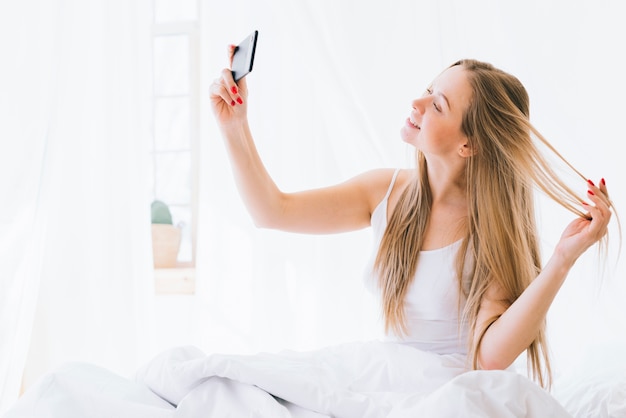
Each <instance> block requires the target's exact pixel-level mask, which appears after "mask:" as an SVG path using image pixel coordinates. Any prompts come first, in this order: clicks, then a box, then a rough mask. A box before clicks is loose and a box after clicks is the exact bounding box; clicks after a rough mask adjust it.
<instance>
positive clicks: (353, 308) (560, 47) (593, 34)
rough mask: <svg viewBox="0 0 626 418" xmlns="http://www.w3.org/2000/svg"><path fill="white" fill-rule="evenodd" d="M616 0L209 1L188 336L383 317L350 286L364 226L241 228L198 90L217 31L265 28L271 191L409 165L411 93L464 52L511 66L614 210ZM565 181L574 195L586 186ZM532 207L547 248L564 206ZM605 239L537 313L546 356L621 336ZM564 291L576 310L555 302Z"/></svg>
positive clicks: (294, 330) (620, 270)
mask: <svg viewBox="0 0 626 418" xmlns="http://www.w3.org/2000/svg"><path fill="white" fill-rule="evenodd" d="M616 7H617V6H616V5H615V4H613V3H611V2H603V3H601V4H597V5H590V4H587V3H584V2H578V1H577V2H567V3H565V2H561V3H559V2H548V3H545V2H530V3H529V2H526V3H523V4H522V3H520V4H516V5H508V6H506V5H504V4H502V3H500V2H494V1H472V2H462V1H454V0H447V1H440V2H432V1H417V2H416V1H408V0H407V1H395V2H392V3H383V2H374V1H366V2H363V1H359V2H357V1H345V2H319V1H312V0H311V1H301V2H297V3H294V2H289V1H281V0H274V1H266V2H262V3H259V2H252V1H250V2H237V3H236V4H233V5H231V4H229V5H228V6H220V5H218V4H210V5H206V6H204V7H203V28H204V39H203V41H204V44H205V45H206V48H205V52H206V55H205V57H204V61H203V69H202V74H203V76H204V77H205V82H206V85H205V88H204V90H203V95H204V96H203V98H204V100H203V104H204V110H203V112H202V113H203V115H204V116H205V120H203V134H202V148H203V153H202V161H203V163H202V176H201V181H202V182H203V186H202V187H201V197H200V199H201V216H202V219H201V228H200V231H199V265H198V286H199V289H198V295H197V305H195V308H193V309H194V310H193V312H194V315H195V316H193V315H192V316H193V317H194V318H197V322H196V323H195V326H193V327H192V328H193V329H194V332H193V334H194V337H193V340H194V342H196V343H198V344H200V345H201V346H202V347H203V348H204V349H206V350H208V351H220V350H229V351H232V350H235V351H242V352H248V351H257V350H265V349H267V350H274V349H280V348H304V349H306V348H310V347H317V346H323V345H326V344H332V343H338V342H341V341H345V340H353V339H361V338H370V337H372V336H376V335H378V334H377V333H378V329H379V328H378V325H379V324H378V323H377V322H378V317H379V315H378V309H377V307H376V306H374V305H373V304H372V301H371V299H369V296H368V295H367V294H366V293H365V292H363V290H362V285H361V282H360V281H361V277H362V269H363V266H364V264H365V259H366V258H367V257H368V256H369V244H370V241H369V231H367V230H365V231H359V232H355V233H349V234H341V235H337V236H320V237H315V236H300V235H296V234H283V233H279V232H272V231H263V230H257V229H255V228H254V227H253V226H252V225H251V222H250V219H249V217H248V215H247V213H246V212H245V210H244V208H243V205H242V202H241V200H240V198H239V197H238V195H237V192H236V190H235V188H234V183H233V181H232V179H231V177H230V167H229V164H228V161H227V158H226V156H225V154H224V150H223V148H224V147H223V144H222V143H221V138H220V137H219V133H218V132H217V129H216V127H215V125H214V122H213V120H212V117H211V115H210V110H209V107H208V104H207V93H206V90H208V85H209V83H210V82H211V81H212V80H213V78H214V77H217V76H218V73H219V70H220V69H221V68H222V67H223V66H224V65H225V64H226V57H225V46H226V45H227V44H228V43H236V42H237V41H239V40H240V39H243V38H244V37H245V35H247V34H248V33H249V32H250V31H251V30H253V29H258V30H259V32H260V34H259V45H258V50H257V56H256V59H255V64H254V65H255V69H254V71H253V72H252V74H251V75H250V76H249V78H248V85H249V87H250V98H249V117H250V123H251V127H252V131H253V134H254V135H255V138H256V142H257V146H258V148H259V151H260V153H261V156H262V158H263V160H264V162H265V164H266V166H267V168H268V170H269V172H270V173H271V174H272V176H273V177H274V179H275V181H276V182H277V184H278V185H279V187H281V188H282V189H283V190H299V189H304V188H307V187H317V186H323V185H328V184H332V183H335V182H339V181H342V180H345V179H347V178H349V177H350V176H352V175H355V174H357V173H358V172H360V171H362V170H366V169H369V168H376V167H385V166H387V167H393V166H410V165H412V161H411V159H412V150H411V149H408V148H407V147H405V146H404V145H402V144H401V142H400V140H399V136H398V131H399V128H400V126H401V125H402V123H403V120H404V118H406V117H407V115H408V112H409V108H410V101H411V99H412V98H414V97H416V96H418V95H421V94H422V92H423V91H424V89H425V87H426V86H427V84H428V83H429V82H430V81H431V80H432V79H433V78H434V77H436V76H437V74H438V73H439V71H441V70H442V69H443V68H445V66H447V65H449V64H451V63H452V62H454V61H455V60H457V59H460V58H464V57H474V58H478V59H482V60H485V61H489V62H492V63H493V64H495V65H497V66H499V67H501V68H503V69H504V70H507V71H510V72H512V73H513V74H515V75H517V76H518V77H519V78H520V79H521V80H522V82H523V83H524V84H525V85H526V87H527V89H528V90H529V93H530V96H531V112H532V119H533V121H534V123H535V124H536V126H537V127H538V129H539V130H540V131H541V132H542V133H544V134H545V136H546V137H547V138H548V139H549V140H550V141H552V142H553V143H554V144H555V145H556V147H557V149H559V150H561V151H562V152H563V154H564V155H565V157H566V158H568V159H569V160H570V161H571V162H572V163H573V164H574V165H575V166H576V167H578V168H579V169H580V170H581V171H582V172H583V173H586V175H588V176H589V177H590V178H592V179H593V180H594V181H597V180H599V179H600V178H601V177H605V178H606V179H607V182H608V184H609V187H611V186H612V187H611V189H610V190H611V193H612V197H613V199H614V201H615V203H616V205H617V208H618V209H619V208H624V207H625V206H624V196H623V192H622V190H621V185H620V181H621V180H620V179H622V178H624V171H623V170H624V168H623V164H621V161H620V160H621V158H620V157H619V153H616V152H614V150H615V149H616V145H615V144H616V142H614V141H616V140H617V139H618V138H621V137H622V136H623V135H622V134H621V132H622V131H623V130H622V129H621V128H620V126H619V123H620V119H621V115H622V114H623V113H624V111H625V110H626V109H625V108H624V104H623V101H621V100H619V99H617V98H619V97H623V94H624V89H625V86H626V84H625V82H624V79H623V77H622V76H620V75H619V74H618V71H620V68H623V64H624V62H625V56H624V54H625V51H624V49H623V48H621V47H620V45H619V42H620V41H618V40H619V39H624V35H625V33H624V28H623V27H622V26H620V23H619V22H618V18H617V16H619V13H617V10H616ZM621 139H623V138H621ZM574 186H575V187H576V188H577V189H579V190H580V191H581V194H584V193H585V190H586V189H585V185H584V183H581V182H578V183H574ZM539 213H540V220H541V231H542V240H543V241H542V242H543V244H544V256H545V257H546V258H547V257H548V256H549V255H550V254H551V251H552V249H553V246H554V244H555V243H556V242H557V240H558V237H559V236H560V233H561V231H562V229H563V228H564V227H565V225H566V223H568V222H569V221H570V220H571V216H569V214H568V213H567V212H564V211H563V210H562V209H560V208H558V207H556V206H555V205H554V204H552V203H550V202H544V201H541V205H540V207H539ZM610 235H611V245H612V247H611V254H610V257H609V259H608V262H607V264H606V267H607V268H606V273H605V275H604V277H603V278H602V276H601V272H600V269H599V268H597V266H598V265H599V263H600V262H601V258H599V257H598V256H597V254H596V253H595V252H594V251H593V250H592V251H590V252H589V253H588V254H586V255H585V256H584V257H583V258H582V259H581V260H580V261H579V263H578V264H577V265H576V267H575V268H574V269H573V270H572V272H571V274H570V277H569V279H568V281H567V283H566V285H565V286H564V288H563V291H562V292H561V294H560V295H559V297H558V299H557V301H556V302H555V304H554V308H553V310H552V312H551V314H550V319H549V322H550V324H551V325H550V332H551V335H552V339H551V341H552V346H553V350H554V357H555V362H556V363H558V364H557V366H561V367H566V366H567V365H568V364H572V362H573V361H574V360H575V358H574V357H575V354H576V351H573V350H572V349H571V347H572V346H577V347H585V346H587V345H589V344H591V343H592V342H594V341H595V342H598V341H607V342H609V341H610V340H612V339H614V338H622V339H623V337H622V336H623V335H626V333H624V330H625V329H626V324H625V323H624V319H623V318H624V317H625V316H626V315H624V309H623V304H621V302H620V299H619V298H618V297H616V296H614V295H615V294H618V293H616V292H620V293H619V294H624V284H623V280H621V279H623V277H624V267H623V264H622V263H623V260H618V258H617V254H616V252H617V245H618V238H619V237H618V233H617V230H616V223H615V222H613V224H612V226H611V232H610ZM616 263H617V264H616ZM589 295H594V296H593V297H590V296H589ZM572 304H575V306H576V307H577V309H576V312H575V313H573V312H571V311H569V310H568V309H566V307H568V306H572ZM599 323H601V324H603V326H602V327H597V326H595V325H597V324H599ZM576 330H578V331H576ZM581 331H582V332H581ZM615 336H618V337H615Z"/></svg>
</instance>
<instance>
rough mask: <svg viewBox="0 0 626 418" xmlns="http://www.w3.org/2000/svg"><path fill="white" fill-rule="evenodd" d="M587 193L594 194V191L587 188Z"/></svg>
mask: <svg viewBox="0 0 626 418" xmlns="http://www.w3.org/2000/svg"><path fill="white" fill-rule="evenodd" d="M587 193H589V194H590V195H591V196H595V193H594V192H592V191H591V190H587Z"/></svg>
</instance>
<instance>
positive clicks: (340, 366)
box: [5, 342, 570, 418]
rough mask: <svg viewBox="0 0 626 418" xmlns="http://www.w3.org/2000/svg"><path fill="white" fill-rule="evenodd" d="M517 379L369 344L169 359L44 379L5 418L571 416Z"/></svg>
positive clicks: (177, 352)
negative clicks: (128, 373) (123, 370)
mask: <svg viewBox="0 0 626 418" xmlns="http://www.w3.org/2000/svg"><path fill="white" fill-rule="evenodd" d="M569 416H570V415H569V414H568V413H567V412H566V411H565V409H564V408H563V407H562V406H561V405H560V404H559V403H558V402H557V401H556V400H555V398H553V397H552V396H551V395H550V394H549V393H547V392H546V391H544V390H543V389H541V388H540V387H539V386H537V385H536V384H535V383H533V382H531V381H530V380H528V379H527V378H526V377H524V376H521V375H519V374H517V373H516V372H513V371H466V370H465V368H464V359H463V358H462V357H461V356H458V355H437V354H433V353H427V352H423V351H420V350H417V349H415V348H411V347H408V346H405V345H401V344H396V343H388V342H366V343H352V344H345V345H340V346H337V347H331V348H326V349H322V350H317V351H310V352H293V351H285V352H281V353H278V354H258V355H248V356H242V355H218V354H211V355H206V354H205V353H203V352H201V351H200V350H198V349H197V348H193V347H181V348H175V349H172V350H169V351H167V352H165V353H163V354H161V355H159V356H158V357H156V358H155V359H154V360H152V361H151V362H149V363H148V364H147V365H146V366H144V367H142V368H141V369H140V370H139V371H138V372H137V374H136V376H135V379H134V380H129V379H124V378H122V377H120V376H117V375H115V374H112V373H110V372H108V371H106V370H104V369H101V368H98V367H95V366H92V365H87V364H69V365H67V366H66V367H64V368H61V369H60V370H58V371H56V372H55V373H52V374H49V375H47V376H45V377H44V378H43V379H42V380H40V381H39V382H38V383H37V384H36V385H35V386H34V387H33V388H31V389H30V390H29V391H28V392H27V393H26V394H25V395H24V396H23V397H22V398H21V399H20V401H19V402H18V403H17V404H16V405H15V406H14V408H13V409H12V410H11V411H9V413H8V414H7V415H6V416H5V418H22V417H28V418H33V417H41V418H46V417H63V418H78V417H80V418H85V417H133V418H144V417H145V418H148V417H149V418H161V417H168V418H169V417H185V418H187V417H189V418H191V417H194V418H195V417H203V418H204V417H219V418H225V417H258V418H282V417H285V418H286V417H301V418H305V417H346V418H347V417H354V418H357V417H358V418H374V417H389V418H398V417H498V418H506V417H569Z"/></svg>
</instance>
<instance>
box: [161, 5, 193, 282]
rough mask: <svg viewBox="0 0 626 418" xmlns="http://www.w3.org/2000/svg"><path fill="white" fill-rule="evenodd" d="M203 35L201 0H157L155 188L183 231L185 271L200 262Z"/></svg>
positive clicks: (180, 261) (181, 257) (181, 263)
mask: <svg viewBox="0 0 626 418" xmlns="http://www.w3.org/2000/svg"><path fill="white" fill-rule="evenodd" d="M199 33H200V31H199V20H198V4H197V0H154V22H153V32H152V40H153V55H152V62H153V65H152V69H153V74H152V75H153V77H152V78H153V94H152V98H153V115H152V120H153V123H152V134H153V135H152V149H151V170H152V184H151V185H150V187H151V189H152V196H153V198H154V199H155V200H161V201H163V202H165V203H166V204H167V205H168V206H169V209H170V211H171V214H172V220H173V223H174V225H175V226H178V227H180V228H181V231H182V238H181V244H180V250H179V252H178V258H177V261H176V265H175V267H178V268H183V269H184V268H194V267H195V258H196V225H197V188H198V186H197V183H198V154H199V152H198V131H199V129H198V126H199V122H198V118H199V95H198V92H199V78H198V67H199V61H200V60H199V45H198V44H199V39H200V36H199ZM170 273H171V272H170Z"/></svg>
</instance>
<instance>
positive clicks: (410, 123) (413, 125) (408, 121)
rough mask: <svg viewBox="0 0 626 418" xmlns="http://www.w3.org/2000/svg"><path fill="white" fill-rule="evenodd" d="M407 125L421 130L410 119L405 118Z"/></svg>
mask: <svg viewBox="0 0 626 418" xmlns="http://www.w3.org/2000/svg"><path fill="white" fill-rule="evenodd" d="M407 123H408V124H409V125H410V126H412V127H414V128H416V129H421V128H420V126H419V125H418V124H417V123H415V122H414V121H413V119H411V118H410V117H409V118H407Z"/></svg>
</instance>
